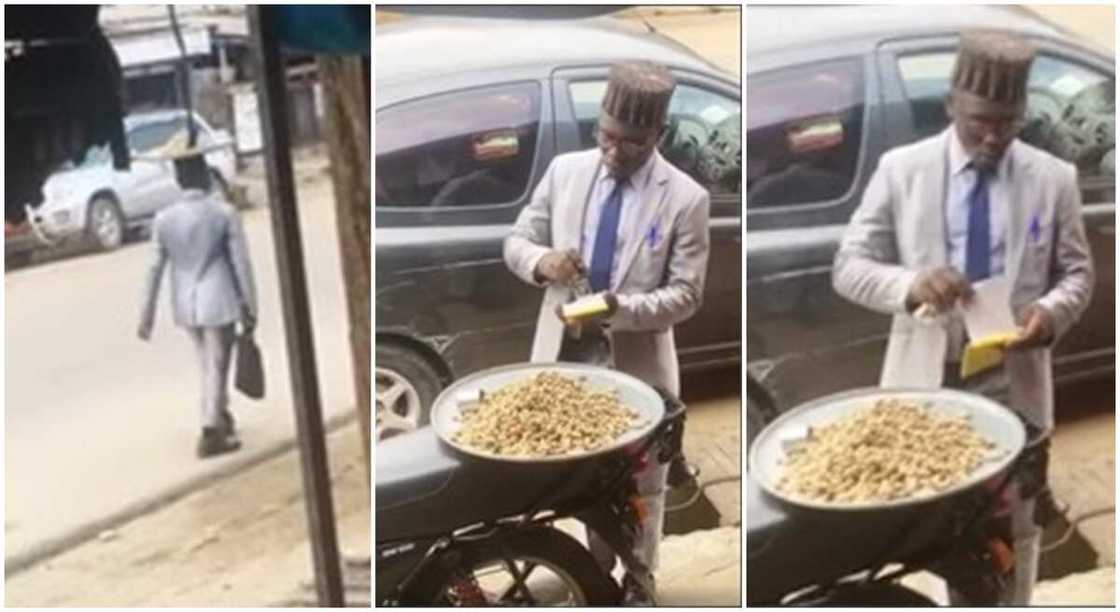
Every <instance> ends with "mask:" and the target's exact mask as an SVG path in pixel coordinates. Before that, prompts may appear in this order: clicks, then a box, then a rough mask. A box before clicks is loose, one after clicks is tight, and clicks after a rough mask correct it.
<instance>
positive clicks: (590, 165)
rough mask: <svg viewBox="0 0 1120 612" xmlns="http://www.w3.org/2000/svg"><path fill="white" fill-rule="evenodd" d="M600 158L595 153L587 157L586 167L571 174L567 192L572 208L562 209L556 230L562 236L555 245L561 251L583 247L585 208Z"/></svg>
mask: <svg viewBox="0 0 1120 612" xmlns="http://www.w3.org/2000/svg"><path fill="white" fill-rule="evenodd" d="M601 160H602V157H601V155H599V154H598V153H597V152H596V154H595V155H589V156H588V157H587V162H586V163H587V166H586V167H585V168H584V169H580V170H579V171H577V172H573V173H572V176H573V177H574V179H575V180H573V181H572V186H571V191H569V192H568V195H569V197H570V198H571V200H570V201H571V203H572V204H573V205H572V206H566V207H564V211H565V213H566V214H565V215H564V219H563V221H562V222H561V223H560V225H559V227H558V228H557V229H558V231H561V230H562V231H563V232H564V234H563V235H561V236H558V238H559V239H558V240H557V245H558V247H559V248H563V249H576V250H579V249H581V248H582V246H583V224H584V223H585V222H586V220H587V206H588V204H589V203H590V201H591V193H592V192H593V191H594V190H595V179H596V178H597V177H598V176H599V171H600V166H601V163H602V162H601Z"/></svg>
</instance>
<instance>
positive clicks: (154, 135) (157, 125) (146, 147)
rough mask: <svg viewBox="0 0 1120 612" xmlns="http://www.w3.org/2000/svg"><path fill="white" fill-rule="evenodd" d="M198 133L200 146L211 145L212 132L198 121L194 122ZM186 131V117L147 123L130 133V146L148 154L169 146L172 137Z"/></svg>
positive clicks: (134, 149)
mask: <svg viewBox="0 0 1120 612" xmlns="http://www.w3.org/2000/svg"><path fill="white" fill-rule="evenodd" d="M192 121H193V122H194V127H195V129H196V130H197V131H198V142H199V143H200V144H203V145H205V144H209V143H210V140H211V138H210V132H209V131H207V129H206V128H205V127H204V126H203V125H202V123H200V122H199V121H198V120H192ZM184 129H186V119H185V117H176V118H174V119H168V120H166V121H158V122H152V123H145V124H143V125H140V126H137V127H135V128H133V129H131V130H129V132H128V144H129V146H130V147H131V148H132V150H133V151H136V152H137V153H146V152H148V151H151V150H153V149H158V148H160V147H162V146H163V145H165V144H167V142H168V141H169V140H171V137H172V136H174V135H175V134H177V133H179V131H181V130H184Z"/></svg>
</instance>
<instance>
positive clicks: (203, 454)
mask: <svg viewBox="0 0 1120 612" xmlns="http://www.w3.org/2000/svg"><path fill="white" fill-rule="evenodd" d="M239 448H241V440H238V439H237V436H235V435H233V434H232V433H229V432H226V431H224V430H222V429H220V428H218V427H203V428H202V437H201V438H199V439H198V458H199V459H205V458H207V457H213V456H215V455H221V454H223V453H229V452H233V451H235V450H237V449H239Z"/></svg>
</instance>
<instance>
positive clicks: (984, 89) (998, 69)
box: [952, 30, 1035, 104]
mask: <svg viewBox="0 0 1120 612" xmlns="http://www.w3.org/2000/svg"><path fill="white" fill-rule="evenodd" d="M1034 56H1035V48H1034V45H1032V44H1031V43H1030V42H1028V41H1027V40H1026V39H1025V38H1023V37H1021V36H1016V35H1014V34H1010V33H1007V32H996V31H991V30H971V31H966V32H963V33H962V34H961V44H960V49H959V50H958V52H957V62H956V65H955V66H954V67H953V79H952V85H953V89H955V90H957V91H967V92H969V93H972V94H975V95H977V96H980V97H982V98H985V99H987V100H991V101H993V102H1000V103H1004V104H1023V103H1025V102H1026V99H1027V78H1028V77H1029V76H1030V72H1031V62H1032V61H1034Z"/></svg>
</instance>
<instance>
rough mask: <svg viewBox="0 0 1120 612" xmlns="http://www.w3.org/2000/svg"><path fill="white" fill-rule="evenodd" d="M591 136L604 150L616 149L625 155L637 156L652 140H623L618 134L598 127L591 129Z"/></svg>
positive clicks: (648, 138)
mask: <svg viewBox="0 0 1120 612" xmlns="http://www.w3.org/2000/svg"><path fill="white" fill-rule="evenodd" d="M591 136H592V138H594V139H595V142H596V143H598V144H599V146H600V147H602V148H604V149H609V148H611V147H617V148H618V150H619V151H621V152H622V153H623V154H625V155H639V154H641V153H642V152H643V151H645V150H646V148H647V147H649V144H650V141H651V140H652V138H650V137H648V136H647V137H646V138H624V137H622V136H620V135H618V134H615V133H612V132H609V131H606V130H604V129H603V128H602V127H600V126H599V125H595V127H593V128H592V129H591Z"/></svg>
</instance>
